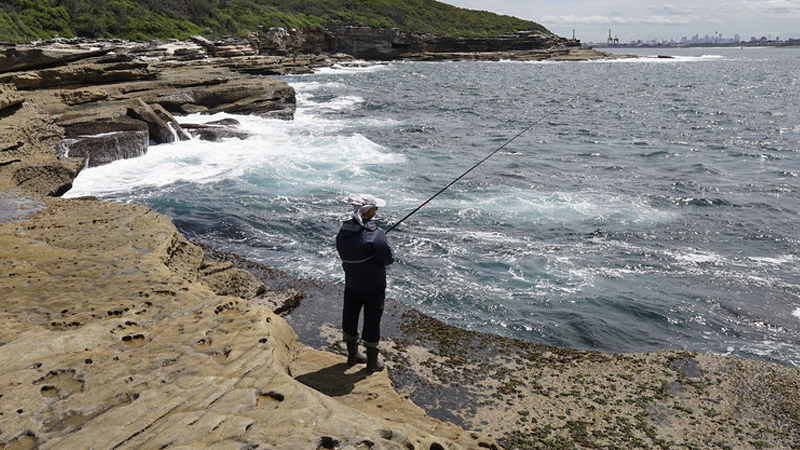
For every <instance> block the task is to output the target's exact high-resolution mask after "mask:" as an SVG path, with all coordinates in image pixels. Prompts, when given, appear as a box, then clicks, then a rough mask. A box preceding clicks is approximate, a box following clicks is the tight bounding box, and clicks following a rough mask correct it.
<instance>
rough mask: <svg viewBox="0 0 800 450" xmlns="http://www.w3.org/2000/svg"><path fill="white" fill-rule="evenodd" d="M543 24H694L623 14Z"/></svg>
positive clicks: (572, 17)
mask: <svg viewBox="0 0 800 450" xmlns="http://www.w3.org/2000/svg"><path fill="white" fill-rule="evenodd" d="M539 19H540V20H541V21H542V22H543V23H548V24H560V25H687V24H690V23H692V22H694V21H695V20H694V18H692V17H690V16H686V15H684V16H668V15H654V16H651V15H644V16H641V17H632V16H626V15H623V14H611V15H591V16H588V15H587V16H575V15H561V16H557V15H550V16H542V17H540V18H539Z"/></svg>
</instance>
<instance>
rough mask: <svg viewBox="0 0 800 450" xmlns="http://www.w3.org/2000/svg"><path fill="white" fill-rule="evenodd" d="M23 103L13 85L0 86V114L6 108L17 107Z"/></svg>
mask: <svg viewBox="0 0 800 450" xmlns="http://www.w3.org/2000/svg"><path fill="white" fill-rule="evenodd" d="M24 101H25V99H24V98H23V97H21V96H20V95H19V94H18V93H17V88H16V87H15V86H14V85H13V84H0V113H2V111H4V110H5V109H7V108H11V107H13V106H19V105H21V104H22V102H24Z"/></svg>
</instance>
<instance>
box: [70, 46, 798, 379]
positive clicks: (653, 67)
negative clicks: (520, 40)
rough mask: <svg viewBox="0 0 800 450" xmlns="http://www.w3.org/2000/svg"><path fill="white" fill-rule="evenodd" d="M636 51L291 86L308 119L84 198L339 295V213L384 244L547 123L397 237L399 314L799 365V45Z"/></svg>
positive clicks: (95, 182)
mask: <svg viewBox="0 0 800 450" xmlns="http://www.w3.org/2000/svg"><path fill="white" fill-rule="evenodd" d="M622 51H625V52H630V51H631V50H622ZM639 53H640V54H641V55H642V56H643V57H642V58H639V59H635V60H616V61H594V62H564V63H547V62H544V63H541V62H539V63H531V62H514V61H499V62H449V63H422V62H393V63H386V64H363V65H358V66H350V67H334V68H330V69H323V70H319V71H318V72H317V73H316V74H313V75H303V76H290V77H284V78H283V79H284V80H285V81H287V82H288V83H290V84H291V85H292V86H293V87H294V88H295V89H296V91H297V95H298V110H297V114H296V118H295V120H293V121H279V120H265V119H261V118H257V117H252V116H249V117H236V119H238V120H239V121H240V122H241V124H242V128H243V129H245V130H247V131H248V132H250V133H251V134H252V137H250V138H249V139H246V140H243V141H241V140H230V141H225V142H220V143H209V142H201V141H197V140H193V141H185V142H179V143H174V144H168V145H159V146H153V147H151V148H150V150H149V152H148V154H147V155H146V156H144V157H141V158H137V159H131V160H124V161H118V162H115V163H113V164H109V165H107V166H102V167H97V168H92V169H88V170H85V171H83V172H82V173H81V175H80V176H79V177H78V179H77V180H76V182H75V185H74V188H73V189H72V191H70V192H69V193H68V195H67V196H81V195H95V196H99V197H101V198H104V199H108V200H113V201H119V202H139V203H143V204H146V205H148V206H150V207H152V208H153V209H155V210H156V211H159V212H162V213H165V214H168V215H170V216H171V217H173V218H174V221H175V223H176V225H177V226H178V228H179V229H180V230H181V231H182V232H184V233H185V234H187V235H188V236H190V237H191V238H194V239H198V240H200V241H203V242H206V243H208V244H210V245H212V246H214V247H217V248H219V249H222V250H226V251H231V252H235V253H237V254H240V255H242V256H243V257H246V258H249V259H252V260H255V261H259V262H262V263H264V264H266V265H268V266H272V267H275V268H279V269H283V270H285V271H287V272H288V273H290V274H292V275H294V276H298V277H306V278H313V279H318V280H323V281H327V282H333V283H342V280H343V275H342V270H341V267H340V263H339V261H338V258H337V255H336V252H335V249H334V236H335V234H336V232H337V230H338V228H339V223H340V221H342V220H345V219H346V218H347V217H348V215H349V209H348V206H347V205H345V204H343V203H342V202H341V199H342V198H343V197H345V196H346V195H347V194H349V193H372V194H375V195H377V196H380V197H383V198H385V199H386V200H387V201H388V205H387V207H386V208H383V209H381V210H380V211H379V215H378V218H379V220H380V222H381V223H382V224H383V225H384V227H386V226H388V225H391V224H393V223H394V222H395V221H397V220H399V219H400V218H401V217H403V216H404V215H405V214H406V213H408V212H409V211H411V210H412V209H414V208H415V207H417V206H418V205H420V204H421V203H422V202H424V201H425V200H426V199H427V198H429V197H430V196H431V195H433V194H434V193H436V192H437V191H438V190H439V189H441V188H442V187H443V186H444V185H446V184H447V183H448V182H450V181H451V180H452V179H454V178H455V177H457V176H458V175H460V174H461V173H462V172H464V171H465V170H467V169H469V168H470V167H471V166H472V165H473V164H475V163H477V162H478V161H480V160H481V159H482V158H484V157H486V155H488V154H489V153H490V152H492V151H494V150H496V149H498V148H500V147H501V146H502V145H503V144H504V143H506V142H507V141H508V140H509V139H510V138H511V137H513V136H515V135H516V134H518V133H520V132H521V131H522V130H525V129H526V128H527V127H529V126H531V125H532V124H534V125H533V127H532V128H531V129H530V130H529V131H527V132H526V133H524V134H522V135H521V136H520V137H519V138H517V139H516V140H514V141H513V142H511V143H510V144H508V145H507V146H506V147H504V148H503V149H502V150H500V151H499V152H497V153H496V154H495V155H494V156H493V157H491V158H490V159H488V160H486V161H485V162H484V163H483V164H482V165H480V166H479V167H478V168H477V169H475V170H474V171H473V172H471V173H470V174H469V175H467V176H466V177H464V179H462V180H461V181H459V182H457V183H456V184H454V185H453V186H452V187H451V188H450V189H448V190H447V191H445V192H444V193H443V194H441V195H440V196H439V197H437V198H436V199H435V200H433V201H432V202H430V203H429V204H427V205H426V206H425V207H424V208H422V209H421V210H420V211H419V212H418V213H416V214H415V215H413V216H411V218H409V219H408V220H407V221H406V222H404V223H403V224H401V225H400V226H399V227H397V228H396V229H395V230H393V231H392V232H391V233H390V234H389V239H390V242H391V243H392V244H393V246H394V247H395V250H396V253H397V257H398V262H397V263H396V264H395V265H393V266H392V267H391V268H390V271H389V280H390V287H389V291H388V296H389V297H390V298H392V299H394V300H396V301H399V302H402V303H405V304H408V305H410V306H413V307H415V308H418V309H419V310H421V311H423V312H425V313H427V314H429V315H432V316H434V317H436V318H438V319H441V320H443V321H445V322H447V323H450V324H453V325H457V326H459V327H463V328H466V329H470V330H478V331H483V332H490V333H495V334H499V335H504V336H510V337H515V338H520V339H525V340H530V341H535V342H541V343H547V344H553V345H558V346H566V347H572V348H578V349H593V350H600V351H611V352H628V351H651V350H658V349H688V350H696V351H702V352H711V353H717V354H725V355H737V356H743V357H748V358H756V359H761V360H767V361H777V362H780V363H783V364H786V365H789V366H793V367H800V256H799V255H800V231H798V226H797V221H798V213H799V212H800V194H799V193H798V191H799V190H800V182H798V173H800V123H799V122H798V117H800V103H798V102H797V101H796V99H797V98H800V85H799V84H798V83H800V82H799V81H798V78H797V76H796V74H797V73H800V49H738V48H736V49H714V48H704V49H671V50H667V49H662V50H658V51H657V52H653V51H647V50H641V51H639ZM658 54H661V55H663V56H665V55H666V54H670V55H672V56H673V58H658V57H657V56H658ZM223 117H230V116H227V115H215V116H200V115H196V116H190V117H184V118H182V119H181V121H182V122H185V123H188V122H208V121H211V120H217V119H220V118H223ZM331 314H334V315H335V314H338V311H332V312H331Z"/></svg>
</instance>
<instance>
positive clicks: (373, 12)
mask: <svg viewBox="0 0 800 450" xmlns="http://www.w3.org/2000/svg"><path fill="white" fill-rule="evenodd" d="M340 26H370V27H378V28H399V29H401V30H403V31H406V32H411V33H429V34H438V35H443V36H476V35H492V34H502V33H511V32H515V31H523V30H533V31H541V32H548V31H547V30H546V29H545V28H544V27H542V26H541V25H539V24H537V23H536V22H531V21H527V20H522V19H517V18H514V17H510V16H501V15H497V14H493V13H489V12H485V11H472V10H467V9H463V8H458V7H455V6H451V5H447V4H445V3H440V2H436V1H430V0H92V1H86V0H2V9H0V40H3V41H12V42H22V41H28V40H35V39H50V38H53V37H55V36H62V37H76V36H80V37H86V38H125V39H131V40H146V39H153V38H155V39H169V38H176V39H185V38H187V37H188V36H191V35H196V34H200V35H205V36H208V37H219V36H223V35H237V36H244V35H246V34H247V32H249V31H255V30H258V29H259V27H263V28H264V29H268V28H270V27H284V28H298V29H301V28H302V29H335V28H337V27H340Z"/></svg>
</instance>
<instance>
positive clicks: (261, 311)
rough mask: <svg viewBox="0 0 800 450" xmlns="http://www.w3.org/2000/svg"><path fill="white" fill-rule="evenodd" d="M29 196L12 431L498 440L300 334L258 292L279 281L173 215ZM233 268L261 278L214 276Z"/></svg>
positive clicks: (17, 271)
mask: <svg viewBox="0 0 800 450" xmlns="http://www.w3.org/2000/svg"><path fill="white" fill-rule="evenodd" d="M29 201H30V208H29V209H27V210H23V209H20V212H19V214H18V217H17V219H16V220H13V221H12V220H8V219H7V220H6V221H5V223H2V224H0V248H2V249H3V253H2V255H0V295H1V296H2V298H3V304H2V310H0V323H2V327H0V413H1V414H0V430H1V431H2V434H0V445H4V446H18V447H19V448H42V449H46V448H53V449H56V448H57V449H65V448H98V449H102V448H106V449H111V448H131V449H133V448H136V449H139V448H167V447H175V448H211V447H215V448H241V447H242V446H249V448H256V447H258V448H274V449H298V448H311V449H314V448H337V447H338V448H385V449H393V448H394V449H407V448H418V449H429V448H447V449H461V448H473V449H479V448H499V447H498V446H497V444H496V443H495V442H494V441H492V440H491V439H489V438H487V437H485V436H483V435H480V434H475V433H466V432H464V431H463V430H462V429H460V428H458V427H456V426H454V425H450V424H446V423H442V422H439V421H437V420H434V419H431V418H429V417H427V416H426V415H425V413H424V411H422V410H421V409H419V408H418V407H416V406H415V405H413V404H412V403H411V402H410V401H409V400H408V399H407V398H405V397H402V396H400V395H398V394H397V393H396V392H394V390H393V389H392V386H391V382H390V381H389V379H388V377H387V376H386V374H385V373H378V374H368V373H367V372H366V371H364V370H363V368H360V367H355V368H352V367H350V366H347V365H346V360H345V358H344V357H343V356H338V355H334V354H330V353H324V352H316V351H313V350H311V349H309V348H307V347H304V346H302V345H300V344H298V343H297V341H296V335H295V333H294V332H293V330H292V329H291V328H290V327H289V326H288V325H287V324H286V322H285V321H284V320H283V319H282V318H281V317H279V316H277V315H275V314H274V313H273V312H272V311H271V310H270V309H269V308H266V307H264V306H260V305H258V304H256V303H255V302H248V300H246V299H245V298H248V297H250V298H251V297H253V296H255V297H259V298H260V297H261V296H264V295H267V296H273V297H274V296H276V295H277V296H280V295H281V294H280V293H279V292H277V293H276V292H267V291H266V290H265V289H264V287H263V285H260V286H259V282H258V281H257V280H255V281H254V282H253V277H252V275H250V274H249V273H244V272H242V271H241V270H240V269H235V268H233V267H231V266H230V265H228V264H218V263H214V262H210V261H207V260H206V259H205V257H204V253H203V251H202V250H201V249H199V248H198V247H196V246H194V245H193V244H191V243H189V242H187V241H186V240H185V239H184V238H183V236H181V235H180V234H179V233H178V232H177V230H176V229H175V228H174V226H173V225H172V223H171V221H170V220H169V219H168V218H166V217H164V216H161V215H159V214H155V213H153V212H152V211H151V210H149V209H148V208H146V207H143V206H138V205H119V204H113V203H105V202H99V201H94V200H62V199H51V198H44V199H38V200H37V199H35V198H31V199H30V200H29ZM226 272H227V276H229V277H230V279H232V280H245V279H249V280H250V281H251V282H253V283H252V285H253V286H254V289H252V290H250V289H247V290H245V291H246V292H245V291H243V292H232V294H242V295H243V296H244V297H245V298H242V297H237V296H219V295H217V293H215V292H213V291H212V290H211V289H210V288H209V287H208V286H207V285H206V284H205V283H204V282H203V281H202V280H204V279H208V278H209V277H212V276H216V278H221V277H223V276H225V273H226ZM212 284H217V285H218V283H212ZM222 284H223V285H224V284H225V283H222Z"/></svg>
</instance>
